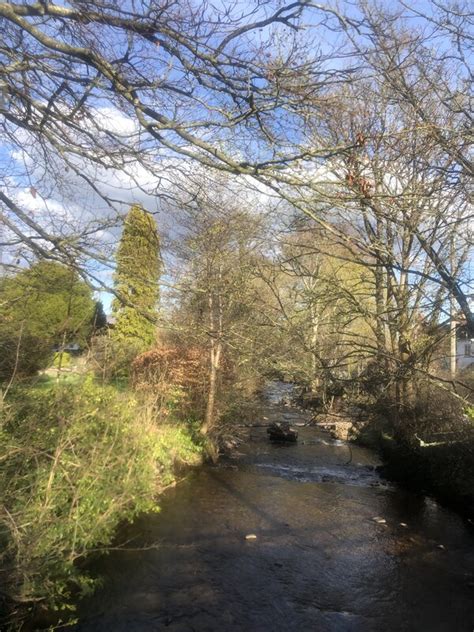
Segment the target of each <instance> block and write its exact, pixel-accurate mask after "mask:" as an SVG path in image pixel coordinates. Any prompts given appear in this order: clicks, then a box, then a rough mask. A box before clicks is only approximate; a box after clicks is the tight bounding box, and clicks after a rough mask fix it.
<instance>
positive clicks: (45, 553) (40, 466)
mask: <svg viewBox="0 0 474 632" xmlns="http://www.w3.org/2000/svg"><path fill="white" fill-rule="evenodd" d="M0 412H1V426H0V459H1V463H2V467H1V472H0V498H1V500H0V502H1V514H0V539H1V548H2V554H1V558H0V561H1V567H2V571H3V577H4V578H5V579H6V581H5V580H4V582H3V588H2V590H3V594H4V599H5V601H6V602H7V603H8V604H9V605H10V606H11V605H15V604H33V603H41V604H44V605H45V606H47V607H48V608H51V609H55V610H58V611H61V610H68V609H69V607H70V606H69V604H70V599H71V597H72V596H73V595H74V596H76V597H77V595H78V593H79V594H80V593H85V592H87V591H90V590H91V589H93V581H92V580H91V578H90V577H89V576H88V575H87V574H86V573H85V572H84V571H83V570H82V569H81V561H82V560H84V559H85V558H86V557H87V556H88V555H89V554H90V553H91V552H93V551H97V550H103V549H104V548H106V547H107V545H108V544H109V543H110V542H111V540H112V538H113V537H114V533H115V531H116V528H117V526H118V524H119V523H120V522H122V521H124V520H133V519H134V517H135V516H136V515H137V514H139V513H141V512H144V511H157V510H158V509H159V507H158V505H157V503H156V497H157V495H158V494H159V493H160V491H162V490H163V489H164V488H165V487H166V486H168V485H170V484H172V483H173V481H174V480H175V475H176V474H175V472H176V467H177V466H178V465H180V464H181V465H182V464H197V463H199V462H200V459H201V447H200V446H199V445H198V444H197V442H196V440H195V439H194V437H193V433H192V431H191V428H190V427H189V425H188V424H186V423H178V422H173V420H172V419H167V422H166V423H162V422H160V420H159V419H157V418H156V414H155V412H154V409H153V406H151V405H149V404H148V403H147V401H146V399H144V398H141V397H139V396H138V395H137V394H135V393H133V392H132V391H129V390H126V389H123V388H122V389H120V390H119V389H117V388H116V387H115V386H114V385H110V384H105V385H104V384H98V383H97V382H96V381H95V380H94V379H93V377H91V376H86V377H83V378H77V377H76V378H75V379H74V380H72V379H66V380H61V381H59V382H56V380H51V379H50V380H47V379H44V380H40V381H39V382H36V383H34V384H28V385H23V386H17V387H15V388H14V389H12V390H11V391H10V392H9V393H8V395H7V397H6V398H5V400H4V402H3V405H2V409H1V411H0Z"/></svg>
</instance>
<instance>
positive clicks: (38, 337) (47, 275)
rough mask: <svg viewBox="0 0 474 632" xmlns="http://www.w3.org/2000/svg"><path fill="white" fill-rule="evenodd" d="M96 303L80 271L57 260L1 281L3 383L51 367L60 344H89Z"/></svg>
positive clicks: (0, 354)
mask: <svg viewBox="0 0 474 632" xmlns="http://www.w3.org/2000/svg"><path fill="white" fill-rule="evenodd" d="M94 309H95V301H94V300H93V298H92V293H91V290H90V288H89V287H88V286H87V284H86V283H84V282H83V281H82V280H81V279H80V277H79V276H78V274H77V272H76V271H75V270H73V269H71V268H68V267H66V266H63V265H61V264H60V263H56V262H52V261H39V262H38V263H36V264H34V265H32V266H31V267H30V268H27V269H25V270H22V271H21V272H19V273H18V274H16V275H15V276H12V277H6V278H4V279H2V280H1V281H0V350H1V353H0V356H1V360H0V379H1V378H4V379H5V378H9V376H11V375H13V374H15V373H16V374H18V375H29V374H33V373H35V372H36V371H37V370H38V369H39V368H42V367H44V366H46V365H47V363H48V362H49V360H50V357H51V354H52V348H53V346H54V345H61V344H65V343H68V342H78V343H79V344H81V343H84V342H85V341H86V340H87V338H88V337H89V335H90V333H91V330H92V327H93V314H94Z"/></svg>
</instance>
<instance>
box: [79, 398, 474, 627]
mask: <svg viewBox="0 0 474 632" xmlns="http://www.w3.org/2000/svg"><path fill="white" fill-rule="evenodd" d="M285 388H287V390H289V388H290V387H285ZM279 389H280V390H279ZM282 392H283V389H281V387H280V386H278V385H272V389H271V391H270V396H271V397H270V399H271V401H272V406H271V407H270V408H269V409H268V410H267V411H266V413H265V416H266V417H267V418H268V420H273V419H282V418H284V417H285V418H287V419H288V420H290V421H292V422H298V423H302V422H304V421H305V420H306V418H305V417H304V415H303V414H302V413H299V412H298V411H295V410H292V409H289V408H288V407H282V406H278V404H277V400H278V398H279V397H278V396H279V395H280V396H281V394H282ZM298 430H299V433H300V440H299V442H298V444H288V445H273V444H271V443H270V442H269V441H268V439H267V437H266V434H265V429H263V428H262V429H260V428H257V429H254V430H253V431H252V436H251V437H250V438H249V441H248V442H247V443H246V444H245V446H244V447H242V448H241V450H240V453H239V454H235V455H234V456H233V457H232V458H231V459H226V460H223V461H221V462H220V463H219V464H218V465H217V466H216V467H211V466H206V467H203V468H201V469H200V470H199V471H196V472H193V473H192V474H191V475H190V476H189V477H188V478H187V479H186V480H185V481H184V482H182V483H181V484H180V485H178V486H177V487H176V488H175V489H174V490H172V491H171V492H170V493H168V494H167V495H166V497H165V498H164V499H163V500H162V503H161V505H162V511H161V513H160V514H153V515H146V516H143V517H142V518H141V519H140V520H139V521H137V522H136V523H135V524H134V525H132V526H131V527H129V528H128V529H127V531H126V533H125V534H123V537H124V538H129V542H128V545H127V546H128V549H129V550H123V551H115V552H112V553H111V554H110V555H108V556H107V557H104V558H102V559H101V560H99V561H98V562H97V563H96V564H95V567H94V572H95V573H97V574H99V575H101V576H102V577H103V582H104V583H103V587H102V588H101V589H99V590H98V591H97V593H96V594H95V595H94V597H92V598H91V599H89V600H87V601H85V602H83V603H82V604H81V607H80V611H79V614H80V623H79V624H78V625H77V626H76V628H75V629H76V630H77V631H78V632H79V631H80V632H92V631H104V632H105V631H107V632H112V631H114V632H115V631H124V632H125V631H143V632H148V631H150V632H151V631H152V630H153V631H157V630H173V631H179V632H181V631H182V632H187V631H195V632H206V631H211V632H213V631H216V632H217V631H219V632H220V631H222V632H226V631H237V630H239V631H246V632H253V631H262V632H264V631H265V632H272V631H281V632H283V631H288V630H291V631H293V630H294V631H322V632H325V631H332V630H334V631H336V630H337V631H345V630H348V631H349V630H350V631H352V630H356V631H358V630H360V631H364V632H366V631H374V632H383V631H387V630H389V631H392V630H393V631H397V632H398V631H413V632H415V631H416V632H425V631H426V632H433V631H437V630H446V631H448V630H449V631H458V630H459V631H464V630H466V631H471V630H473V629H474V546H473V545H474V534H473V532H472V531H470V530H469V529H470V527H469V525H466V524H465V523H464V522H463V520H462V519H461V518H460V517H458V516H457V515H456V514H454V513H452V512H450V511H449V510H447V509H444V508H442V507H441V506H439V505H438V504H437V503H436V502H434V501H433V500H431V499H429V498H425V497H423V496H416V495H413V494H411V493H408V492H406V491H403V490H401V489H399V488H397V487H396V486H394V485H390V484H387V483H386V482H385V481H383V480H381V479H380V477H379V475H378V474H377V472H376V470H374V466H375V465H377V463H378V461H377V459H376V457H375V456H374V455H373V454H372V453H371V452H369V451H367V450H364V449H362V448H358V447H355V446H352V448H351V450H350V449H349V447H348V446H347V445H346V444H345V443H343V442H337V441H332V440H331V439H330V438H329V437H328V435H326V434H323V433H321V432H320V431H318V430H316V429H314V428H311V427H300V428H299V429H298ZM375 517H378V518H382V519H383V520H385V521H386V522H385V523H378V522H376V521H374V518H375ZM403 525H406V526H403ZM248 534H255V535H256V536H257V539H256V540H246V539H245V536H246V535H248ZM143 547H146V548H143ZM140 549H142V550H140Z"/></svg>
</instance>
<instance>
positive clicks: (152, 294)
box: [112, 205, 161, 350]
mask: <svg viewBox="0 0 474 632" xmlns="http://www.w3.org/2000/svg"><path fill="white" fill-rule="evenodd" d="M159 245H160V244H159V238H158V232H157V229H156V222H155V220H154V219H153V217H152V216H151V215H150V214H149V213H147V212H146V211H145V210H143V208H142V207H141V206H138V205H135V206H132V207H131V209H130V211H129V213H128V215H127V217H126V219H125V225H124V229H123V233H122V238H121V240H120V244H119V247H118V250H117V256H116V260H117V269H116V272H115V276H114V281H115V290H116V292H117V295H118V297H117V298H116V299H115V300H114V301H113V304H112V309H113V313H114V315H115V317H116V322H115V328H114V330H113V337H114V338H115V339H117V340H129V341H134V342H135V343H136V344H139V345H140V346H141V348H142V350H143V349H145V348H147V347H149V346H150V345H151V344H152V343H153V342H154V340H155V330H156V327H155V325H154V323H153V320H154V318H155V316H156V307H157V303H158V298H159V289H158V281H159V276H160V269H161V259H160V249H159Z"/></svg>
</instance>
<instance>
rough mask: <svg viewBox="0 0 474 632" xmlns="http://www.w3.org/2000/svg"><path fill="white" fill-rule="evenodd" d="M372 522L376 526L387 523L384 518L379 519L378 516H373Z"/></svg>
mask: <svg viewBox="0 0 474 632" xmlns="http://www.w3.org/2000/svg"><path fill="white" fill-rule="evenodd" d="M372 520H373V521H374V522H376V523H377V524H385V523H386V522H387V521H386V520H385V518H381V517H380V516H375V517H374V518H372Z"/></svg>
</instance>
